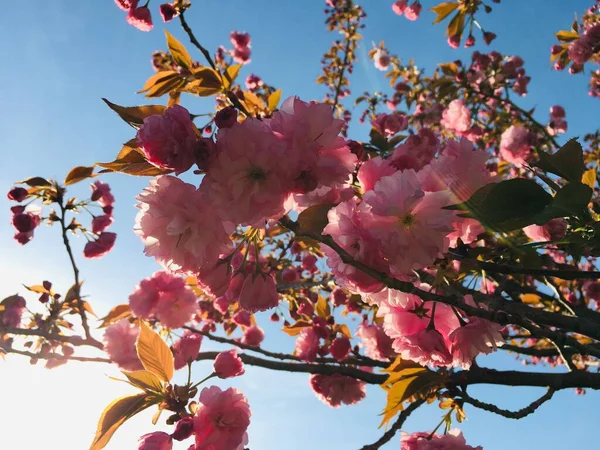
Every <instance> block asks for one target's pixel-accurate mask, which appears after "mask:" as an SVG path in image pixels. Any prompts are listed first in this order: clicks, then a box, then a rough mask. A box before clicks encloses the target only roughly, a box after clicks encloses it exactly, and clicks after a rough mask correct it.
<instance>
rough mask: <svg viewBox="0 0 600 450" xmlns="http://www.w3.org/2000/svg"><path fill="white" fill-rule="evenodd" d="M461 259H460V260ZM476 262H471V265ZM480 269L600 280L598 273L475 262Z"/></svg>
mask: <svg viewBox="0 0 600 450" xmlns="http://www.w3.org/2000/svg"><path fill="white" fill-rule="evenodd" d="M459 259H460V258H459ZM471 262H475V261H471V260H469V263H471ZM475 263H476V264H477V266H478V267H479V268H480V269H483V270H485V271H486V272H492V273H501V274H504V275H532V276H537V277H553V278H560V279H561V280H597V279H600V272H598V271H593V270H590V271H584V270H570V269H565V270H560V269H534V268H531V267H513V266H508V265H506V264H496V263H490V262H484V261H477V262H475Z"/></svg>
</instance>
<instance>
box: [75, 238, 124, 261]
mask: <svg viewBox="0 0 600 450" xmlns="http://www.w3.org/2000/svg"><path fill="white" fill-rule="evenodd" d="M116 239H117V235H116V233H110V232H107V231H103V232H102V233H100V234H99V235H98V238H97V239H96V240H95V241H89V242H88V243H87V244H85V247H83V256H85V257H86V258H90V259H92V258H101V257H102V256H104V255H106V254H107V253H108V252H110V251H111V250H112V248H113V247H114V245H115V240H116Z"/></svg>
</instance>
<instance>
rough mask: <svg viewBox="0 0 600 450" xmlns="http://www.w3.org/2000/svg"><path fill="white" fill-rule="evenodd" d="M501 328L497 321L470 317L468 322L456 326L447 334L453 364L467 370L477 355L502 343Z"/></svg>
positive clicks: (492, 349) (494, 348)
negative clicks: (450, 343)
mask: <svg viewBox="0 0 600 450" xmlns="http://www.w3.org/2000/svg"><path fill="white" fill-rule="evenodd" d="M501 329H502V326H501V325H499V324H497V323H494V322H490V321H488V320H485V319H480V318H478V317H470V318H469V323H467V324H466V325H464V326H460V327H458V328H457V329H456V330H454V331H453V332H452V333H450V335H449V339H450V341H451V342H452V346H451V350H450V351H451V353H452V358H453V360H454V364H453V365H454V366H458V367H462V368H463V369H465V370H467V369H469V368H470V367H471V364H472V362H473V359H474V358H475V357H476V356H477V355H479V354H481V353H483V354H486V355H487V354H489V353H491V352H493V351H495V350H496V348H497V347H498V346H501V345H502V344H503V343H504V338H503V337H502V334H501V333H500V330H501Z"/></svg>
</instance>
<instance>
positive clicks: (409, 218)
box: [400, 213, 416, 231]
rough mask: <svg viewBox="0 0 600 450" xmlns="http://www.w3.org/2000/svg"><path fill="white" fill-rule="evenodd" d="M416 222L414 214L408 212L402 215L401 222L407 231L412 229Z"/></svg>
mask: <svg viewBox="0 0 600 450" xmlns="http://www.w3.org/2000/svg"><path fill="white" fill-rule="evenodd" d="M415 222H416V220H415V216H414V214H411V213H406V214H405V215H404V216H402V217H400V223H401V224H402V226H403V227H404V229H405V230H406V231H408V230H410V229H411V228H412V226H413V225H414V224H415Z"/></svg>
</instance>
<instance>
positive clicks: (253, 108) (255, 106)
mask: <svg viewBox="0 0 600 450" xmlns="http://www.w3.org/2000/svg"><path fill="white" fill-rule="evenodd" d="M243 93H244V103H245V105H246V109H248V110H250V112H255V113H258V112H261V111H263V110H264V109H265V108H266V105H265V102H263V101H262V100H261V99H260V98H258V96H257V95H256V94H254V93H253V92H250V91H243Z"/></svg>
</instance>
